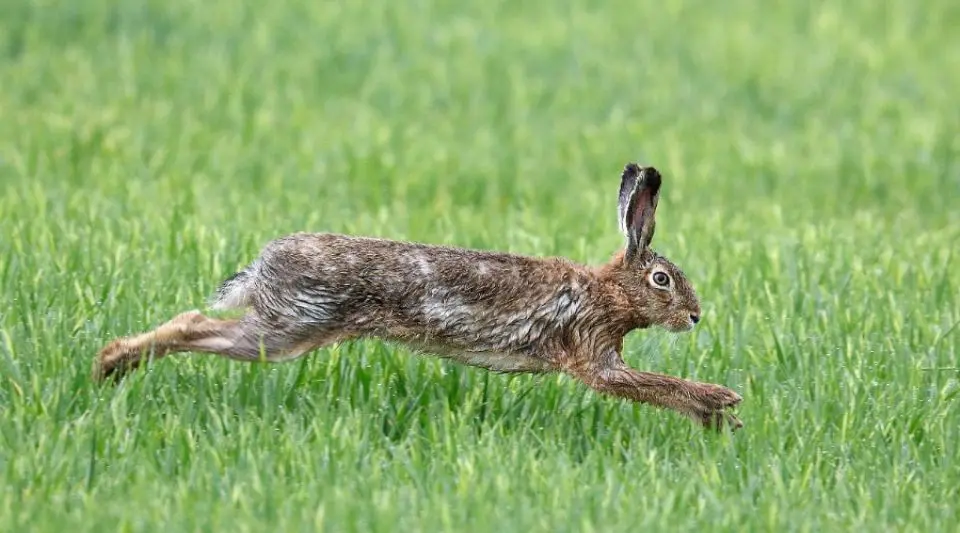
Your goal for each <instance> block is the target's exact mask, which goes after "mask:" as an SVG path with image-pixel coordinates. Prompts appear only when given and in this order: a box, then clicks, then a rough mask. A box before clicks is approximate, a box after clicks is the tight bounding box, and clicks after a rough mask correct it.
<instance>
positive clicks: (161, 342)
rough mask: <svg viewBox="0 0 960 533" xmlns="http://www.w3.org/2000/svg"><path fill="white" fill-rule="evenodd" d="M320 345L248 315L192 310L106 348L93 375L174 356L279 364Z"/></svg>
mask: <svg viewBox="0 0 960 533" xmlns="http://www.w3.org/2000/svg"><path fill="white" fill-rule="evenodd" d="M317 344H318V343H316V342H305V341H303V340H302V339H297V338H295V337H291V336H288V335H286V334H284V333H283V332H280V331H275V330H270V329H268V328H263V327H261V326H259V325H258V323H257V321H256V320H255V319H253V317H251V316H249V315H248V316H247V317H244V318H241V319H229V320H221V319H216V318H209V317H206V316H204V315H203V314H201V313H200V312H199V311H188V312H186V313H182V314H180V315H177V316H176V317H174V318H173V319H172V320H170V321H169V322H167V323H165V324H163V325H161V326H160V327H158V328H156V329H155V330H153V331H149V332H147V333H143V334H140V335H137V336H134V337H125V338H120V339H116V340H114V341H113V342H111V343H110V344H108V345H107V346H105V347H104V348H103V349H102V350H101V351H100V353H99V354H98V356H97V360H96V361H95V363H94V369H93V376H94V378H95V379H97V380H103V379H105V378H107V377H120V376H122V375H123V374H125V373H127V372H129V371H131V370H133V369H135V368H137V367H138V366H139V365H140V364H141V363H142V362H143V360H144V358H145V357H148V356H152V357H153V358H154V359H158V358H160V357H164V356H166V355H169V354H171V353H177V352H199V353H210V354H217V355H221V356H224V357H229V358H231V359H236V360H240V361H256V360H259V359H260V358H261V357H262V358H265V359H266V360H268V361H280V360H284V359H290V358H294V357H298V356H300V355H302V354H303V353H305V352H306V351H308V350H310V349H311V348H313V347H315V346H317Z"/></svg>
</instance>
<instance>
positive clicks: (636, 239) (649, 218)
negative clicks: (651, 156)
mask: <svg viewBox="0 0 960 533" xmlns="http://www.w3.org/2000/svg"><path fill="white" fill-rule="evenodd" d="M661 181H662V179H661V176H660V172H658V171H657V169H655V168H653V167H645V168H644V167H641V166H640V165H638V164H636V163H629V164H628V165H627V166H625V167H624V168H623V174H622V176H621V177H620V205H619V214H620V231H622V232H623V234H624V236H625V237H626V238H627V250H626V254H625V258H626V260H627V261H632V260H633V259H634V258H635V257H636V256H637V254H639V253H640V252H642V251H643V250H645V249H646V248H647V247H649V246H650V241H652V240H653V231H654V229H655V226H656V218H655V215H656V211H657V202H658V201H659V200H660V183H661Z"/></svg>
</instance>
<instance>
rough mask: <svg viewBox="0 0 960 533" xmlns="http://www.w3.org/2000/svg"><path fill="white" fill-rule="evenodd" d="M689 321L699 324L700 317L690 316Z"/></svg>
mask: <svg viewBox="0 0 960 533" xmlns="http://www.w3.org/2000/svg"><path fill="white" fill-rule="evenodd" d="M690 320H691V321H693V323H694V324H696V323H697V322H700V315H690Z"/></svg>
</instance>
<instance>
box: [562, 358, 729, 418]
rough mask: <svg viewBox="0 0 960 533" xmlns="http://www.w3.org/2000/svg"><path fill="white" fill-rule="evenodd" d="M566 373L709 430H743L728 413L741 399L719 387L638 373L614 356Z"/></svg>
mask: <svg viewBox="0 0 960 533" xmlns="http://www.w3.org/2000/svg"><path fill="white" fill-rule="evenodd" d="M566 370H567V372H568V373H569V374H571V375H573V376H574V377H576V378H578V379H580V380H581V381H583V382H584V383H585V384H587V385H588V386H589V387H591V388H592V389H594V390H596V391H598V392H600V393H603V394H609V395H612V396H618V397H620V398H625V399H628V400H632V401H634V402H639V403H645V404H650V405H653V406H656V407H660V408H665V409H671V410H673V411H676V412H678V413H681V414H683V415H686V416H688V417H690V418H692V419H693V420H694V421H696V422H697V423H699V424H701V425H702V426H703V427H705V428H708V429H711V428H712V429H716V430H718V431H719V430H720V429H722V428H723V425H724V423H727V424H728V425H729V426H730V427H731V429H732V430H734V431H736V430H737V429H739V428H741V427H743V422H741V421H740V419H739V418H737V417H736V416H735V415H734V414H732V413H729V412H727V409H729V408H731V407H734V406H736V405H737V404H739V403H740V401H741V400H743V398H742V397H741V396H740V395H739V394H737V393H736V392H734V391H732V390H730V389H728V388H726V387H722V386H720V385H714V384H712V383H698V382H695V381H687V380H685V379H680V378H677V377H673V376H667V375H663V374H655V373H652V372H640V371H638V370H635V369H633V368H630V367H629V366H627V364H626V363H625V362H624V361H623V359H622V358H621V357H620V355H619V354H617V353H611V354H608V356H607V357H605V358H603V359H601V360H599V361H597V360H592V361H590V362H589V363H587V364H582V365H576V366H572V367H570V368H567V369H566Z"/></svg>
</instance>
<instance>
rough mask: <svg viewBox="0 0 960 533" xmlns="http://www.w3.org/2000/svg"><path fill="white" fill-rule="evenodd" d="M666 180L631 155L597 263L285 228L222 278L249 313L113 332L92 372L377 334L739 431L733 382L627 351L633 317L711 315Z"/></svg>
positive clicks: (660, 321) (278, 356)
mask: <svg viewBox="0 0 960 533" xmlns="http://www.w3.org/2000/svg"><path fill="white" fill-rule="evenodd" d="M661 182H662V177H661V174H660V172H659V171H658V170H657V169H655V168H653V167H641V166H640V165H638V164H637V163H629V164H627V165H626V166H625V167H624V169H623V172H622V175H621V179H620V191H619V192H620V194H619V205H618V214H619V220H620V229H621V231H622V233H623V234H624V236H625V238H626V244H625V246H624V248H623V249H621V250H620V251H618V252H617V253H616V254H615V255H614V256H613V257H612V259H611V260H610V261H609V262H608V263H607V264H604V265H599V266H584V265H580V264H577V263H574V262H572V261H569V260H567V259H564V258H539V257H527V256H522V255H515V254H510V253H500V252H494V251H482V250H470V249H463V248H455V247H448V246H438V245H429V244H420V243H410V242H402V241H393V240H386V239H378V238H372V237H359V236H349V235H341V234H331V233H294V234H291V235H287V236H284V237H281V238H278V239H276V240H273V241H272V242H270V243H268V244H267V245H266V246H265V247H264V248H263V250H262V251H261V254H260V256H259V257H258V258H257V259H255V260H254V261H253V262H252V263H250V264H249V265H248V266H247V267H246V268H244V269H243V270H241V271H240V272H238V273H236V274H234V275H233V276H231V277H230V278H228V279H227V280H225V281H224V282H223V283H222V285H221V286H220V288H219V289H218V290H217V293H216V295H215V298H214V300H213V302H212V308H213V309H215V310H226V309H236V310H242V311H243V313H244V314H243V315H242V316H241V317H240V318H237V319H218V318H211V317H207V316H205V315H203V314H201V313H200V312H199V311H197V310H194V311H188V312H186V313H182V314H180V315H178V316H176V317H175V318H173V319H172V320H170V321H169V322H167V323H165V324H163V325H161V326H159V327H158V328H157V329H155V330H153V331H150V332H148V333H143V334H141V335H137V336H134V337H127V338H120V339H116V340H114V341H113V342H111V343H110V344H108V345H107V346H106V347H104V348H103V349H102V350H101V351H100V353H99V355H98V357H97V360H96V362H95V364H94V372H93V374H94V378H95V379H97V380H104V379H106V378H107V377H111V376H112V377H114V378H116V377H120V376H122V375H123V374H124V373H125V372H126V371H129V370H131V369H133V368H135V367H136V366H138V365H139V364H140V363H141V361H143V359H144V357H145V356H147V355H149V354H152V356H153V357H154V358H159V357H162V356H164V355H167V354H171V353H175V352H198V353H212V354H217V355H221V356H225V357H228V358H231V359H236V360H239V361H258V360H261V359H265V360H267V361H272V362H277V361H284V360H289V359H292V358H296V357H299V356H301V355H303V354H304V353H306V352H308V351H311V350H314V349H317V348H319V347H322V346H325V345H329V344H331V343H336V342H341V341H347V340H351V339H360V338H365V337H367V338H380V339H382V340H385V341H387V342H394V343H398V344H402V345H406V346H407V347H409V348H411V349H412V350H414V351H419V352H421V353H426V354H432V355H435V356H439V357H441V358H446V359H451V360H455V361H458V362H460V363H463V364H466V365H472V366H476V367H481V368H485V369H488V370H491V371H495V372H503V373H518V372H526V373H548V372H562V373H566V374H567V375H569V376H572V377H574V378H576V379H578V380H580V381H581V382H583V383H584V384H586V385H587V386H588V387H590V388H592V389H594V390H595V391H597V392H599V393H602V394H605V395H612V396H617V397H621V398H624V399H627V400H632V401H635V402H640V403H645V404H650V405H653V406H656V407H660V408H665V409H671V410H674V411H676V412H678V413H681V414H683V415H686V416H688V417H690V418H692V419H693V420H694V421H696V422H697V423H699V424H702V425H703V426H704V427H706V428H713V429H717V430H719V429H722V428H723V427H724V426H725V425H727V426H729V427H731V428H732V429H733V430H736V429H738V428H740V427H742V426H743V424H742V422H741V421H740V420H739V419H738V418H737V417H736V416H735V415H734V414H732V413H731V412H730V410H729V408H732V407H734V406H736V405H737V404H738V403H740V401H741V399H742V398H741V396H740V395H739V394H737V393H736V392H734V391H732V390H730V389H728V388H726V387H722V386H719V385H713V384H709V383H698V382H693V381H687V380H684V379H680V378H676V377H672V376H667V375H662V374H655V373H649V372H640V371H637V370H635V369H633V368H631V367H629V366H627V364H626V363H625V362H624V360H623V358H622V357H621V351H622V348H623V338H624V336H625V335H626V334H628V333H630V332H631V331H633V330H635V329H643V328H649V327H651V326H658V327H661V328H663V329H666V330H669V331H672V332H684V331H689V330H691V329H693V327H694V326H695V324H696V323H697V322H698V321H699V320H700V303H699V300H698V297H697V295H696V293H695V291H694V289H693V287H691V284H690V282H689V281H688V280H687V278H686V276H685V275H684V274H683V272H682V271H681V270H680V269H679V268H678V267H677V266H676V265H674V264H673V263H671V262H670V261H669V260H667V259H666V258H664V257H663V256H661V255H658V254H657V253H656V252H654V251H653V250H652V249H650V242H651V240H652V239H653V234H654V227H655V213H656V209H657V202H658V200H659V197H660V186H661Z"/></svg>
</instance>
